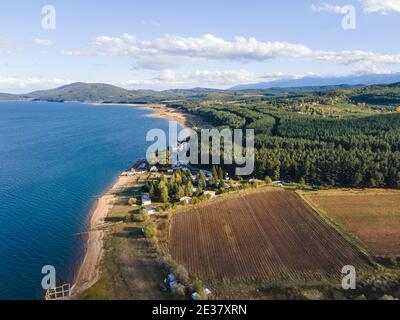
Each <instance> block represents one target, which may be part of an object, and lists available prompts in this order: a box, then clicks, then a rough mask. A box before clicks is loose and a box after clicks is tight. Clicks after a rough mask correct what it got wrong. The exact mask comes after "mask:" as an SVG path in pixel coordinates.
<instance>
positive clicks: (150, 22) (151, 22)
mask: <svg viewBox="0 0 400 320" xmlns="http://www.w3.org/2000/svg"><path fill="white" fill-rule="evenodd" d="M140 23H141V24H142V25H144V26H150V27H159V26H160V23H159V22H158V21H156V20H152V19H150V20H142V21H141V22H140Z"/></svg>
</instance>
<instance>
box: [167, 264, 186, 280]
mask: <svg viewBox="0 0 400 320" xmlns="http://www.w3.org/2000/svg"><path fill="white" fill-rule="evenodd" d="M171 271H172V273H173V274H174V275H175V277H176V279H177V280H178V281H179V282H180V283H182V284H185V285H187V284H188V283H189V281H190V278H189V272H187V270H186V268H185V267H184V266H182V265H180V264H175V266H174V267H173V270H171Z"/></svg>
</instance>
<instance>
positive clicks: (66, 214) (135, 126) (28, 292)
mask: <svg viewBox="0 0 400 320" xmlns="http://www.w3.org/2000/svg"><path fill="white" fill-rule="evenodd" d="M148 113H149V111H146V110H143V109H140V108H134V107H125V106H101V107H100V106H92V105H87V104H79V103H50V102H0V299H43V296H44V290H43V289H42V288H41V281H42V277H43V275H42V274H41V271H42V267H43V266H45V265H53V266H54V267H55V268H56V271H57V284H62V283H71V284H72V282H73V278H74V275H75V273H76V271H77V269H78V267H79V265H80V263H81V260H82V258H83V254H84V246H85V242H86V238H85V236H77V235H75V234H77V233H79V232H82V231H85V230H87V228H88V219H89V213H90V210H91V208H92V206H93V204H94V201H95V197H96V196H98V195H100V194H101V193H103V192H104V191H106V190H107V188H108V187H109V186H110V185H112V183H113V181H114V180H115V179H116V178H117V176H118V175H119V173H121V172H122V171H123V170H125V169H127V168H128V167H129V166H131V165H132V164H133V163H134V162H135V161H136V160H138V159H143V158H145V156H146V149H147V147H148V146H149V145H150V144H151V143H150V142H146V133H147V131H148V130H150V129H152V128H161V129H164V130H167V129H168V121H166V120H164V119H157V118H148V117H146V116H145V115H146V114H148Z"/></svg>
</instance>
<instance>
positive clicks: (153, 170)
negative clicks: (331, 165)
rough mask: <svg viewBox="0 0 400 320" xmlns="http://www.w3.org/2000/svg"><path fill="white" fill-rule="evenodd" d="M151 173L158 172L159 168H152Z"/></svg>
mask: <svg viewBox="0 0 400 320" xmlns="http://www.w3.org/2000/svg"><path fill="white" fill-rule="evenodd" d="M150 172H158V168H157V167H156V166H152V167H151V168H150Z"/></svg>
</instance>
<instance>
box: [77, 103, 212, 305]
mask: <svg viewBox="0 0 400 320" xmlns="http://www.w3.org/2000/svg"><path fill="white" fill-rule="evenodd" d="M93 105H97V106H107V105H108V104H101V103H94V104H93ZM113 105H114V106H115V105H121V106H129V107H139V108H143V109H145V110H149V111H151V112H150V113H149V114H148V115H146V116H147V117H150V118H163V119H167V120H170V121H177V122H179V123H180V124H181V125H182V126H184V127H191V128H194V127H197V128H211V126H210V125H207V124H206V123H204V122H203V121H202V120H201V119H200V118H199V117H196V116H193V115H190V114H186V113H182V112H180V111H177V110H175V109H171V108H167V107H166V106H165V105H158V104H154V105H137V104H110V106H113ZM134 180H135V177H125V176H120V177H119V178H118V179H117V181H116V182H115V184H114V185H113V186H112V187H111V189H109V190H108V191H107V192H106V193H105V194H104V195H103V196H101V197H100V198H99V199H98V201H97V203H96V205H95V207H94V210H93V211H92V215H91V218H90V225H89V229H90V230H92V231H91V232H89V236H88V240H87V247H86V254H85V257H84V260H83V262H82V264H81V266H80V268H79V271H78V274H77V276H76V278H75V282H74V285H73V286H72V288H71V298H72V299H74V298H76V297H77V296H78V295H79V294H81V293H82V292H84V291H85V290H87V289H89V288H90V287H92V286H93V285H94V284H95V283H96V282H97V281H98V280H99V278H100V271H101V270H100V266H99V265H100V261H101V258H102V254H103V237H104V232H103V231H102V230H95V229H96V228H97V227H98V226H100V225H102V224H104V221H105V219H106V218H107V215H108V213H109V212H110V210H111V209H112V207H113V202H114V200H115V199H116V198H117V197H116V195H115V193H116V192H117V191H118V190H120V189H122V188H124V187H126V186H127V185H129V184H131V183H133V182H134Z"/></svg>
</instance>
